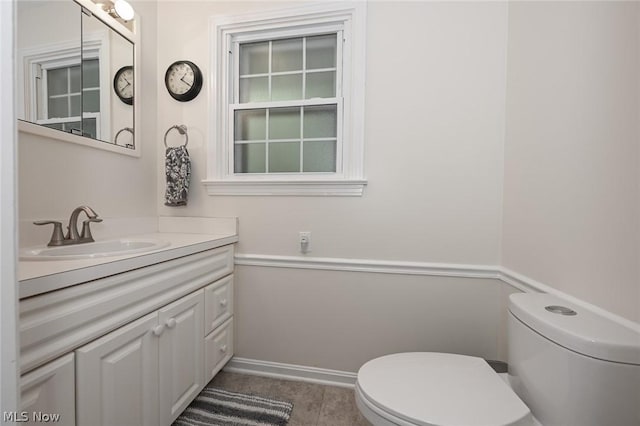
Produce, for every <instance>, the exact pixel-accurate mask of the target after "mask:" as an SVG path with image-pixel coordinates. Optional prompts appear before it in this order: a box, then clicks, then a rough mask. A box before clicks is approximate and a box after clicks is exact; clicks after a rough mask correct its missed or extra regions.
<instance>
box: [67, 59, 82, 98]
mask: <svg viewBox="0 0 640 426" xmlns="http://www.w3.org/2000/svg"><path fill="white" fill-rule="evenodd" d="M69 79H70V83H71V92H70V93H79V92H80V79H81V77H80V65H78V66H75V67H70V68H69Z"/></svg>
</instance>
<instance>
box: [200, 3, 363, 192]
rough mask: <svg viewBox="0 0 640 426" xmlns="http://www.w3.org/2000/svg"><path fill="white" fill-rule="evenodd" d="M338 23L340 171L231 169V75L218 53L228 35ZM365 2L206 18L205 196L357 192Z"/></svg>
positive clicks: (226, 47) (359, 184)
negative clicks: (341, 44)
mask: <svg viewBox="0 0 640 426" xmlns="http://www.w3.org/2000/svg"><path fill="white" fill-rule="evenodd" d="M336 23H337V24H340V25H342V26H343V28H344V37H345V38H348V39H349V41H350V43H345V45H344V52H343V57H344V65H343V79H344V87H345V90H346V91H348V93H347V92H345V93H344V94H343V96H344V106H343V108H344V111H343V117H344V120H345V122H344V123H345V124H344V126H343V135H342V137H343V140H344V141H345V143H344V145H343V151H342V153H341V155H342V157H341V158H342V170H340V171H337V172H336V173H330V174H327V173H318V174H307V173H305V174H266V175H260V176H256V175H242V174H234V173H233V170H232V169H231V167H232V165H231V164H230V162H229V158H230V152H229V150H230V149H231V146H230V144H229V140H230V139H229V135H228V134H227V132H228V127H227V123H228V118H229V117H228V114H229V110H228V105H229V104H230V103H231V101H232V100H233V97H232V93H230V92H229V90H228V89H229V87H232V85H231V84H230V81H231V79H232V78H233V76H232V74H231V72H230V70H229V69H228V68H227V67H226V64H227V61H226V60H222V59H221V58H219V57H218V56H219V53H220V52H227V51H228V50H229V43H230V42H231V39H232V37H234V36H235V37H239V36H240V35H242V34H243V33H246V32H247V31H249V30H251V31H264V32H272V31H280V30H282V29H283V28H290V29H296V30H298V29H300V28H301V27H305V26H311V25H314V26H315V25H325V24H326V25H330V24H336ZM365 25H366V2H339V3H322V4H314V5H311V6H303V7H295V8H289V9H285V10H276V11H265V12H260V13H248V14H241V15H233V16H214V17H212V18H211V21H210V46H211V55H210V57H211V60H212V63H211V67H210V70H211V74H210V81H211V84H210V85H209V90H210V93H209V95H210V99H212V100H213V101H212V103H211V108H210V120H209V122H210V129H209V142H208V154H207V178H206V179H205V180H203V181H202V183H203V184H204V185H205V187H206V188H207V192H208V194H209V195H301V196H327V195H330V196H360V195H362V192H363V189H364V186H365V185H366V183H367V181H366V179H365V177H364V106H365V103H364V94H365V82H364V75H365V74H364V70H365V36H366V27H365Z"/></svg>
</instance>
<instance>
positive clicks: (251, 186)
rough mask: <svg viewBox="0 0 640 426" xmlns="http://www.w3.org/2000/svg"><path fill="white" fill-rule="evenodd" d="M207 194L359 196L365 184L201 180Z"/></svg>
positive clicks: (364, 181)
mask: <svg viewBox="0 0 640 426" xmlns="http://www.w3.org/2000/svg"><path fill="white" fill-rule="evenodd" d="M202 183H203V184H204V186H205V187H206V188H207V193H208V194H209V195H268V196H272V195H280V196H303V197H360V196H362V193H363V191H364V186H365V185H366V184H367V181H366V180H363V179H352V180H304V181H302V180H301V181H277V180H268V181H267V180H259V181H256V180H253V181H247V180H242V181H228V180H203V181H202Z"/></svg>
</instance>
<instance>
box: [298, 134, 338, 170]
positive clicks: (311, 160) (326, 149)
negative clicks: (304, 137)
mask: <svg viewBox="0 0 640 426" xmlns="http://www.w3.org/2000/svg"><path fill="white" fill-rule="evenodd" d="M303 152H304V153H303V158H302V160H303V163H302V164H303V167H302V171H303V172H335V171H336V142H335V141H310V142H309V141H307V142H304V151H303Z"/></svg>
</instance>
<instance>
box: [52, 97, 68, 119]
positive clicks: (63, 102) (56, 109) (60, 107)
mask: <svg viewBox="0 0 640 426" xmlns="http://www.w3.org/2000/svg"><path fill="white" fill-rule="evenodd" d="M48 108H49V113H48V115H49V118H62V117H69V98H67V97H66V96H63V97H61V98H49V102H48Z"/></svg>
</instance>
